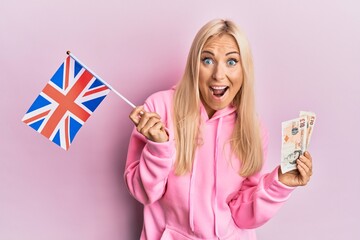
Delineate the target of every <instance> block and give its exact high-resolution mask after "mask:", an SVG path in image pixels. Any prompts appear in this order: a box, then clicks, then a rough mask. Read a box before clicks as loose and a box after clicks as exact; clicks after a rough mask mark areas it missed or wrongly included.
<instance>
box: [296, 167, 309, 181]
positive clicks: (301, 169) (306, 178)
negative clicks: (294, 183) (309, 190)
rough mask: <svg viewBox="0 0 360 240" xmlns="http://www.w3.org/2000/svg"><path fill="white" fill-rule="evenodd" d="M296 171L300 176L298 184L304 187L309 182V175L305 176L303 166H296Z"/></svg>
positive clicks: (305, 172)
mask: <svg viewBox="0 0 360 240" xmlns="http://www.w3.org/2000/svg"><path fill="white" fill-rule="evenodd" d="M296 167H297V169H298V170H299V173H300V175H301V178H300V181H299V183H300V184H301V185H302V186H305V185H306V184H307V183H308V182H309V179H310V177H309V175H308V174H307V171H306V169H305V164H301V163H300V164H297V166H296Z"/></svg>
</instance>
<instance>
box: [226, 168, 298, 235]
mask: <svg viewBox="0 0 360 240" xmlns="http://www.w3.org/2000/svg"><path fill="white" fill-rule="evenodd" d="M278 168H279V167H277V168H275V169H274V170H273V171H272V172H271V173H269V174H265V175H260V174H257V175H254V176H252V177H250V178H248V179H246V180H245V181H244V183H243V185H242V187H241V189H240V190H239V192H238V193H237V194H236V195H235V196H234V197H233V198H232V200H231V201H230V202H229V207H230V209H231V213H232V216H233V219H234V221H235V223H236V225H237V226H238V227H240V228H243V229H248V228H256V227H259V226H261V225H263V224H264V223H266V222H267V221H268V220H269V219H270V218H271V217H273V216H274V215H275V214H276V212H277V211H278V210H279V208H280V207H281V206H282V205H283V204H284V202H285V201H286V200H287V199H288V198H289V196H290V193H291V192H292V191H293V190H294V188H292V187H288V186H286V185H284V184H282V183H281V182H279V180H278Z"/></svg>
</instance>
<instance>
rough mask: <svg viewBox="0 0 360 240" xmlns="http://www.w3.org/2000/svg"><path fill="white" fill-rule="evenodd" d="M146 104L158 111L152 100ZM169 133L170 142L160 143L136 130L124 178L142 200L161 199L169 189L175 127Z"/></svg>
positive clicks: (148, 109) (129, 150) (146, 108)
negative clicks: (168, 180)
mask: <svg viewBox="0 0 360 240" xmlns="http://www.w3.org/2000/svg"><path fill="white" fill-rule="evenodd" d="M149 102H150V101H149ZM144 108H145V111H152V112H153V111H157V109H154V108H153V107H152V106H151V104H150V105H149V104H148V103H147V104H145V105H144ZM158 113H159V112H158ZM169 134H170V136H169V141H168V142H164V143H156V142H153V141H150V140H148V139H146V138H145V137H144V136H143V135H142V134H140V133H139V132H137V130H136V128H134V129H133V131H132V134H131V137H130V143H129V148H128V155H127V160H126V165H125V172H124V178H125V183H126V185H127V187H128V189H129V191H130V193H131V195H133V196H134V198H135V199H137V200H138V201H139V202H141V203H142V204H150V203H153V202H155V201H157V200H158V199H160V198H161V197H162V195H163V194H164V192H165V188H166V182H167V178H168V175H169V173H170V171H171V168H172V165H173V161H174V155H175V143H174V140H173V136H171V134H172V133H171V131H170V133H169Z"/></svg>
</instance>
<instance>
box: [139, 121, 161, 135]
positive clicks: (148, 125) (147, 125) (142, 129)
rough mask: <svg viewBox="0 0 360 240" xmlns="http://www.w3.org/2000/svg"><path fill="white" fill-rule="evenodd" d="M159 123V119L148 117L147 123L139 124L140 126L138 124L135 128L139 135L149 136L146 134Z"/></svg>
mask: <svg viewBox="0 0 360 240" xmlns="http://www.w3.org/2000/svg"><path fill="white" fill-rule="evenodd" d="M158 122H160V119H159V118H157V117H150V118H149V119H147V121H146V122H145V123H144V125H142V124H143V122H141V124H140V123H139V125H138V126H137V129H138V131H139V132H140V133H142V134H143V135H144V136H149V134H148V132H149V130H150V129H151V128H153V127H154V125H155V124H156V123H158Z"/></svg>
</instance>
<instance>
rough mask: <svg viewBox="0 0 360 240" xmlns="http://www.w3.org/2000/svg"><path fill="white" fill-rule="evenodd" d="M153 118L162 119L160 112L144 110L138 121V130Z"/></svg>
mask: <svg viewBox="0 0 360 240" xmlns="http://www.w3.org/2000/svg"><path fill="white" fill-rule="evenodd" d="M151 118H157V119H160V116H159V114H157V113H154V112H144V113H143V114H142V115H141V117H140V119H139V122H138V125H137V128H138V131H139V132H140V129H142V128H144V126H145V125H146V124H147V122H148V121H149V120H150V119H151Z"/></svg>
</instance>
